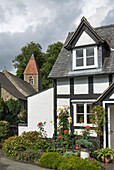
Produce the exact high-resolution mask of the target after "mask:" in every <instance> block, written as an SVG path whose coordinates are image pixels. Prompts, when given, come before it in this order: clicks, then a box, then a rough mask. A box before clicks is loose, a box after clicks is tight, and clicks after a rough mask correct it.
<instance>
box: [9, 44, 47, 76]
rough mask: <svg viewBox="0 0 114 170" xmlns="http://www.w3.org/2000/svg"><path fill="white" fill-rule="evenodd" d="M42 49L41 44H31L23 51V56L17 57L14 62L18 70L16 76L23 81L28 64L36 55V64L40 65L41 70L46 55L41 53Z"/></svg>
mask: <svg viewBox="0 0 114 170" xmlns="http://www.w3.org/2000/svg"><path fill="white" fill-rule="evenodd" d="M41 50H42V47H41V46H40V44H39V43H37V44H35V43H34V42H31V43H30V44H27V45H26V46H24V47H23V48H22V49H21V54H19V55H17V56H16V57H15V59H14V60H13V61H12V62H13V63H14V64H13V65H14V67H15V68H16V69H17V71H16V75H17V76H18V77H20V78H22V79H23V72H24V70H25V68H26V66H27V63H28V61H29V59H30V57H31V55H32V54H34V56H35V59H36V62H37V63H38V65H39V68H41V67H42V65H43V63H44V53H43V52H42V51H41Z"/></svg>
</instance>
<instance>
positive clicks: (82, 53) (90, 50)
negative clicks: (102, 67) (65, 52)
mask: <svg viewBox="0 0 114 170" xmlns="http://www.w3.org/2000/svg"><path fill="white" fill-rule="evenodd" d="M97 66H98V63H97V46H92V47H84V48H76V49H74V50H73V70H77V69H88V68H95V67H97Z"/></svg>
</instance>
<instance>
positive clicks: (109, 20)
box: [102, 9, 114, 25]
mask: <svg viewBox="0 0 114 170" xmlns="http://www.w3.org/2000/svg"><path fill="white" fill-rule="evenodd" d="M102 24H103V25H108V24H114V9H112V10H110V11H109V12H108V14H107V15H106V17H105V18H104V21H103V22H102Z"/></svg>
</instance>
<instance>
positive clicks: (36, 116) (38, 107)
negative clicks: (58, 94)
mask: <svg viewBox="0 0 114 170" xmlns="http://www.w3.org/2000/svg"><path fill="white" fill-rule="evenodd" d="M53 91H54V89H53V88H50V89H48V90H45V91H43V92H41V93H38V94H36V95H33V96H31V97H28V127H23V126H19V135H21V134H22V132H23V131H27V132H28V131H34V130H37V131H38V128H37V124H38V123H39V122H45V121H46V122H47V123H46V125H45V131H47V135H48V136H47V137H52V136H53V133H54V126H53V123H51V122H50V121H54V118H53V114H54V113H53V110H54V104H53V102H54V99H53Z"/></svg>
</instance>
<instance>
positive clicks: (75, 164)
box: [57, 156, 103, 170]
mask: <svg viewBox="0 0 114 170" xmlns="http://www.w3.org/2000/svg"><path fill="white" fill-rule="evenodd" d="M57 169H58V170H71V169H72V170H83V169H84V170H88V169H90V170H102V169H103V165H102V163H100V162H97V161H96V160H94V159H92V158H91V159H88V160H86V159H84V160H81V159H79V158H77V157H74V156H67V157H65V158H63V160H62V161H61V162H60V164H59V165H58V168H57Z"/></svg>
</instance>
